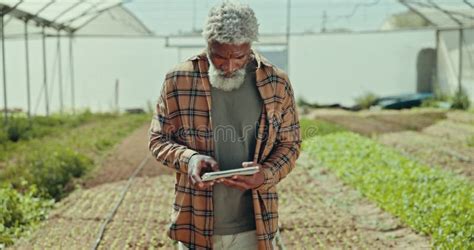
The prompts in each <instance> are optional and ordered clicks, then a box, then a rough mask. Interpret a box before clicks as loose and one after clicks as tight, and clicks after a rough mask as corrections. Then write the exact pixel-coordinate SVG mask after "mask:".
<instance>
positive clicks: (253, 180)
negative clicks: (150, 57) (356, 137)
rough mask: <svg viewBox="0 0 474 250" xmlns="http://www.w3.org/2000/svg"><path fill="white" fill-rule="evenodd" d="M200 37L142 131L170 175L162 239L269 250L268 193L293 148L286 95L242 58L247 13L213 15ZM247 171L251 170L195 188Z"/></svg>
mask: <svg viewBox="0 0 474 250" xmlns="http://www.w3.org/2000/svg"><path fill="white" fill-rule="evenodd" d="M203 36H204V38H205V39H206V41H207V44H208V46H207V50H206V51H205V52H204V53H202V54H200V55H197V56H195V57H192V58H190V59H189V60H188V61H186V62H184V63H183V64H181V65H178V66H177V67H176V68H175V69H174V70H172V71H171V72H170V73H168V74H167V75H166V79H165V82H164V84H163V87H162V90H161V95H160V98H159V99H158V103H157V105H156V110H155V112H156V114H155V116H154V117H153V119H152V122H151V127H150V131H149V132H150V138H149V149H150V151H151V152H152V154H153V156H154V157H155V158H156V159H157V160H158V161H160V162H162V163H163V164H164V165H165V166H168V167H170V168H172V169H174V170H175V171H176V184H175V195H176V197H175V201H174V204H173V213H172V218H171V220H172V221H171V225H170V228H169V229H168V236H169V237H170V238H171V239H174V240H177V241H178V242H179V243H178V244H179V247H180V249H187V248H188V249H211V248H213V249H274V248H276V242H275V241H276V240H275V239H277V238H279V237H278V196H277V190H276V184H277V183H278V182H279V181H280V180H282V179H283V178H285V176H286V175H287V174H288V173H289V172H290V171H291V170H292V169H293V168H294V166H295V161H296V159H297V158H298V156H299V152H300V145H301V138H300V132H299V121H298V116H297V113H296V108H295V100H294V96H293V90H292V87H291V85H290V82H289V80H288V77H287V75H286V74H285V73H284V72H283V71H281V70H280V69H278V68H276V67H275V66H273V65H272V64H270V63H269V62H267V61H266V60H265V59H264V58H263V57H261V56H260V55H259V54H258V53H256V52H254V51H253V50H252V49H251V47H252V42H254V41H257V36H258V23H257V19H256V17H255V14H254V12H253V10H252V9H250V8H249V7H248V6H246V5H241V4H238V3H233V2H228V1H226V2H223V3H221V4H219V5H217V6H215V7H214V8H212V9H211V11H210V12H209V17H208V20H207V23H206V25H205V27H204V30H203ZM251 166H258V167H259V169H260V171H259V172H258V173H256V174H254V175H252V176H233V177H229V178H224V179H219V180H217V181H208V182H203V181H202V180H201V176H202V174H203V173H205V172H211V171H219V170H228V169H235V168H241V167H251ZM279 245H280V246H281V245H282V244H279Z"/></svg>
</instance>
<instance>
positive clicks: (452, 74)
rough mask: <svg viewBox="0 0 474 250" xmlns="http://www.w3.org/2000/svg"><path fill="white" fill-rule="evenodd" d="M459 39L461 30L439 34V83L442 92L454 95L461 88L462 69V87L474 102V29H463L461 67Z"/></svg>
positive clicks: (445, 31)
mask: <svg viewBox="0 0 474 250" xmlns="http://www.w3.org/2000/svg"><path fill="white" fill-rule="evenodd" d="M459 37H460V32H459V30H442V31H440V32H439V43H438V51H437V60H438V75H437V81H438V84H439V87H440V90H441V91H444V92H448V93H451V94H452V93H454V92H455V91H456V90H458V88H459V70H460V68H461V67H462V78H461V82H462V87H463V88H464V90H466V91H467V93H468V94H469V95H470V97H471V100H474V28H472V29H463V43H462V64H461V66H460V65H459V62H460V60H459V56H460V53H459V52H460V51H459V48H460V46H459Z"/></svg>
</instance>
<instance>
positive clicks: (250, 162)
mask: <svg viewBox="0 0 474 250" xmlns="http://www.w3.org/2000/svg"><path fill="white" fill-rule="evenodd" d="M253 166H258V164H257V163H254V162H253V161H244V162H242V167H244V168H248V167H253Z"/></svg>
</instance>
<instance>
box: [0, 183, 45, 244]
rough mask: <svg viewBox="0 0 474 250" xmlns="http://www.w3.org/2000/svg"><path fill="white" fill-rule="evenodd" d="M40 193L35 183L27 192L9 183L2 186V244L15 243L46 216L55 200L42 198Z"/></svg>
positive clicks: (0, 215)
mask: <svg viewBox="0 0 474 250" xmlns="http://www.w3.org/2000/svg"><path fill="white" fill-rule="evenodd" d="M23 184H24V185H26V183H23ZM38 194H39V191H38V190H37V189H36V187H35V186H34V185H33V186H29V187H28V189H27V190H26V192H25V193H20V192H18V191H16V190H15V189H13V188H12V187H11V186H8V185H2V186H1V187H0V244H3V245H7V246H8V245H11V244H13V242H14V239H15V238H18V237H20V236H21V235H22V234H23V233H24V232H25V231H28V230H29V229H31V228H32V227H34V226H35V225H37V224H38V223H39V222H40V221H41V220H43V219H45V218H46V216H47V213H48V211H49V210H50V209H51V208H52V206H53V204H54V201H53V200H49V199H43V198H40V197H39V196H38Z"/></svg>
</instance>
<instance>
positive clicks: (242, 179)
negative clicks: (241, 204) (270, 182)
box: [217, 162, 265, 191]
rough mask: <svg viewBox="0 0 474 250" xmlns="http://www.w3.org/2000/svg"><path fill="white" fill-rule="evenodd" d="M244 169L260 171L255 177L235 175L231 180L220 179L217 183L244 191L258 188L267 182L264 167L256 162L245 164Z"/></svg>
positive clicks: (243, 164)
mask: <svg viewBox="0 0 474 250" xmlns="http://www.w3.org/2000/svg"><path fill="white" fill-rule="evenodd" d="M242 167H244V168H246V167H259V169H260V171H259V172H257V173H255V174H253V175H234V176H232V177H229V178H222V179H218V180H217V183H222V184H224V185H227V186H229V187H233V188H237V189H240V190H242V191H245V190H248V189H254V188H258V187H259V186H260V185H262V184H263V182H264V181H265V177H264V176H263V173H262V171H261V170H262V165H260V164H258V163H254V162H243V163H242Z"/></svg>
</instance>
